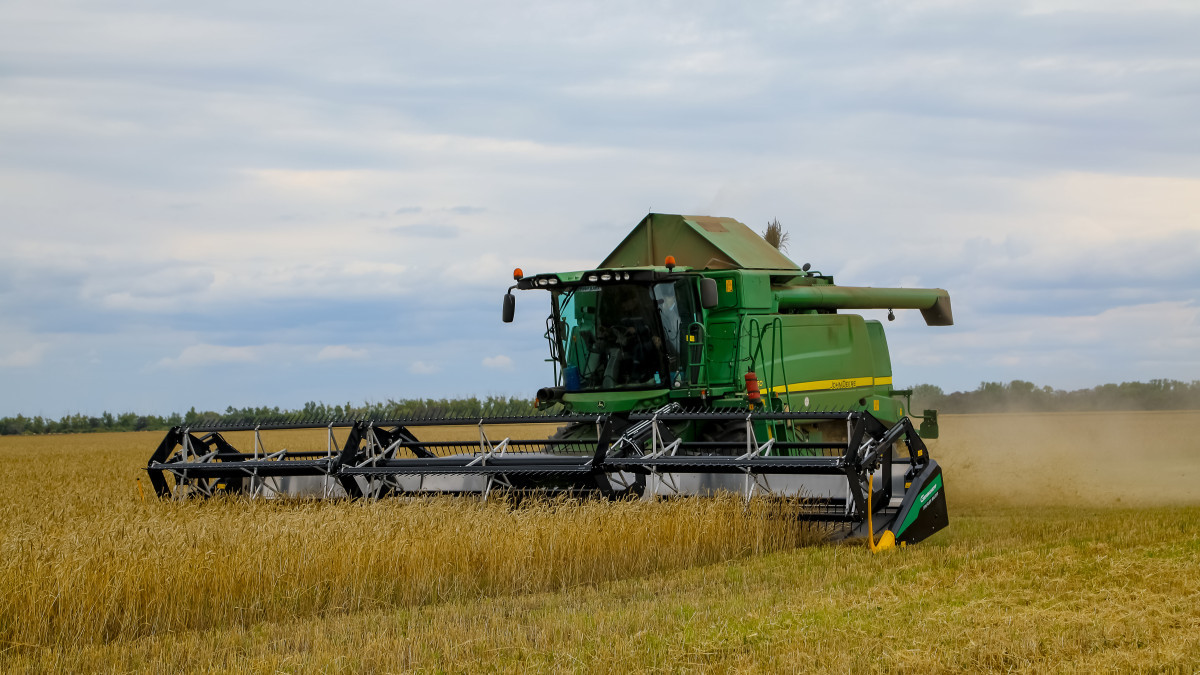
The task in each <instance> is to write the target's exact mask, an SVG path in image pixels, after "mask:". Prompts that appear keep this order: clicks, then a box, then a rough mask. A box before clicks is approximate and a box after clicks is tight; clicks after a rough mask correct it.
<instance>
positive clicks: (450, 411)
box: [0, 396, 536, 436]
mask: <svg viewBox="0 0 1200 675" xmlns="http://www.w3.org/2000/svg"><path fill="white" fill-rule="evenodd" d="M535 412H536V410H535V408H534V407H533V401H532V400H530V399H524V398H517V397H504V396H488V397H486V398H483V399H480V398H475V397H472V398H461V399H446V398H443V399H401V400H391V399H389V400H387V401H386V402H382V403H365V404H363V405H360V406H356V405H352V404H351V403H349V402H347V403H346V405H329V404H326V403H317V402H315V401H310V402H308V403H305V404H304V407H302V408H299V409H296V410H286V409H280V408H279V407H278V406H276V407H273V408H269V407H265V406H261V407H257V408H255V407H245V408H235V407H233V406H229V407H227V408H225V412H214V411H197V410H196V409H195V408H192V409H191V410H189V411H188V412H186V413H183V414H180V413H173V414H171V415H167V416H165V417H163V416H159V415H139V414H137V413H124V414H121V415H114V414H112V413H109V412H105V413H102V414H100V415H98V416H88V415H82V414H74V415H64V416H63V417H62V419H58V420H56V419H53V418H48V417H42V416H40V415H39V416H33V417H25V416H24V415H17V416H16V417H0V436H11V435H20V434H75V433H88V432H95V431H153V430H166V429H170V428H171V427H176V426H180V425H182V426H197V425H200V424H241V423H248V422H259V423H266V422H330V421H334V420H386V419H395V418H399V417H496V416H503V415H532V414H534V413H535Z"/></svg>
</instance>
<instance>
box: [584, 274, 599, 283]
mask: <svg viewBox="0 0 1200 675" xmlns="http://www.w3.org/2000/svg"><path fill="white" fill-rule="evenodd" d="M599 278H600V277H598V276H596V275H595V274H589V275H588V276H587V280H588V281H590V282H592V283H593V284H594V283H596V280H598V279H599Z"/></svg>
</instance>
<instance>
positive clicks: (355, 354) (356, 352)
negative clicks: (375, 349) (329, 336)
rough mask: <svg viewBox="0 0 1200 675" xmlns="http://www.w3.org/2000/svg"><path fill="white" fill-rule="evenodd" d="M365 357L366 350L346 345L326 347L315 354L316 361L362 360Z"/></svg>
mask: <svg viewBox="0 0 1200 675" xmlns="http://www.w3.org/2000/svg"><path fill="white" fill-rule="evenodd" d="M366 357H367V350H366V349H362V348H360V347H350V346H348V345H327V346H325V347H322V348H321V351H319V352H317V360H318V361H338V360H345V359H363V358H366Z"/></svg>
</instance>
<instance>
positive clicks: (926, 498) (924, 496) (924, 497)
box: [917, 485, 938, 508]
mask: <svg viewBox="0 0 1200 675" xmlns="http://www.w3.org/2000/svg"><path fill="white" fill-rule="evenodd" d="M937 488H938V486H936V485H930V486H929V489H928V490H926V491H925V492H923V493H922V494H921V495H920V496H919V497H917V501H919V502H921V508H925V502H927V501H929V498H930V497H932V496H933V494H934V493H935V492H937Z"/></svg>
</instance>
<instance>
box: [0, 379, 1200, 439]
mask: <svg viewBox="0 0 1200 675" xmlns="http://www.w3.org/2000/svg"><path fill="white" fill-rule="evenodd" d="M925 408H933V409H936V410H938V411H939V412H942V413H950V414H953V413H981V412H1071V411H1090V410H1197V409H1200V380H1196V381H1193V382H1190V383H1189V382H1180V381H1178V380H1150V381H1149V382H1122V383H1120V384H1102V385H1100V386H1098V387H1093V388H1091V389H1077V390H1074V391H1067V390H1063V389H1054V388H1053V387H1047V386H1043V387H1038V386H1037V385H1035V384H1034V383H1032V382H1026V381H1024V380H1013V381H1012V382H1009V383H1007V384H1005V383H1003V382H983V383H981V384H980V385H979V387H978V388H977V389H975V390H974V391H955V392H951V393H949V394H947V393H946V392H945V391H943V390H942V388H941V387H938V386H936V385H932V384H919V385H917V386H915V387H913V398H912V409H913V410H914V411H920V410H923V409H925ZM535 413H536V410H535V408H534V406H533V401H532V400H530V399H524V398H517V397H515V396H514V397H504V396H488V397H486V398H482V399H480V398H475V397H472V398H461V399H446V398H443V399H400V400H392V399H389V400H387V401H386V402H382V403H365V404H363V405H360V406H355V405H352V404H350V403H349V402H347V403H346V404H345V405H329V404H326V403H317V402H315V401H310V402H308V403H305V404H304V407H302V408H299V409H296V410H285V409H280V408H279V407H273V408H268V407H265V406H264V407H257V408H255V407H245V408H234V407H233V406H230V407H227V408H226V409H225V412H213V411H204V412H198V411H197V410H196V409H195V408H192V409H191V410H189V411H187V412H186V413H182V414H181V413H173V414H171V415H167V416H165V417H164V416H159V415H139V414H137V413H132V412H127V413H122V414H120V415H114V414H112V413H109V412H104V413H101V414H100V415H98V416H88V415H83V414H79V413H76V414H72V415H64V416H63V417H62V418H61V419H57V420H56V419H53V418H48V417H42V416H40V415H39V416H33V417H25V416H24V415H17V416H16V417H0V435H4V436H12V435H21V434H75V433H88V432H97V431H154V430H166V429H169V428H171V427H175V426H180V425H183V426H196V425H199V424H239V423H248V422H262V423H265V422H314V423H315V422H330V421H334V420H387V419H396V418H401V417H496V416H506V415H532V414H535Z"/></svg>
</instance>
